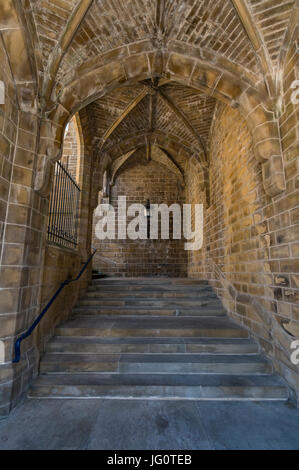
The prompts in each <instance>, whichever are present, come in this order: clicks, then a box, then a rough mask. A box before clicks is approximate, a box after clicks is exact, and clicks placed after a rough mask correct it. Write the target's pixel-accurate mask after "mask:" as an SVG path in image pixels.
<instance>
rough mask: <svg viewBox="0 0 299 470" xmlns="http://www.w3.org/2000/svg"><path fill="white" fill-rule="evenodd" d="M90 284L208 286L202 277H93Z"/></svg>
mask: <svg viewBox="0 0 299 470" xmlns="http://www.w3.org/2000/svg"><path fill="white" fill-rule="evenodd" d="M92 285H96V286H98V285H102V286H119V285H121V286H126V287H127V286H132V285H133V286H166V287H170V286H208V285H209V282H208V281H206V280H202V279H188V278H165V277H154V278H151V277H149V278H103V279H93V280H92Z"/></svg>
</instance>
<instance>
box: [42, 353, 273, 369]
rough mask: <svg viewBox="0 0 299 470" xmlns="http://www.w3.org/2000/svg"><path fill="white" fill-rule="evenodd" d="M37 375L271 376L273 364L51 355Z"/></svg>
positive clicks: (228, 358)
mask: <svg viewBox="0 0 299 470" xmlns="http://www.w3.org/2000/svg"><path fill="white" fill-rule="evenodd" d="M40 372H41V373H50V372H55V373H58V372H60V373H68V372H72V373H74V372H75V373H79V372H115V373H134V374H145V373H148V374H153V373H156V374H157V373H163V374H176V373H178V374H179V373H184V374H190V373H191V374H202V373H205V374H207V373H208V374H271V373H272V364H271V363H269V362H268V361H266V360H265V359H264V358H263V357H261V356H260V355H258V356H257V355H256V356H255V355H252V356H240V355H239V356H237V355H236V356H232V355H214V354H206V355H203V354H176V353H172V354H129V353H128V354H55V353H52V354H45V355H44V357H43V360H42V362H41V364H40Z"/></svg>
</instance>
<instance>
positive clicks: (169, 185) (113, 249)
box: [93, 152, 187, 277]
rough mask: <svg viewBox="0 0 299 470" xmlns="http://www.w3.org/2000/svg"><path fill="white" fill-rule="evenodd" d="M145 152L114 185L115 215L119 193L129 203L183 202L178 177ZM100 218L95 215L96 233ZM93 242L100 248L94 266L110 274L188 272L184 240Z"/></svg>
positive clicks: (125, 169) (124, 168)
mask: <svg viewBox="0 0 299 470" xmlns="http://www.w3.org/2000/svg"><path fill="white" fill-rule="evenodd" d="M144 153H145V152H143V153H142V152H141V154H140V153H138V154H136V156H133V157H131V159H130V160H129V161H128V162H127V163H126V165H125V166H124V167H123V169H122V172H121V173H120V174H119V175H118V177H117V178H116V181H115V184H114V186H112V188H111V195H110V204H111V205H112V206H113V207H114V208H115V209H116V214H117V198H118V196H126V197H127V206H128V205H130V204H135V203H138V204H144V205H145V204H146V202H147V199H149V200H150V202H151V203H152V204H162V203H164V204H167V205H169V206H170V205H171V204H173V203H179V204H180V203H183V202H184V190H183V188H182V185H181V181H180V179H179V178H178V176H177V175H175V174H174V173H171V172H170V171H169V170H168V169H167V168H166V166H164V165H161V164H159V163H157V162H156V161H150V162H147V161H146V159H145V155H144ZM142 158H143V159H142ZM116 218H117V217H116ZM97 221H98V219H97V218H96V217H95V219H94V227H93V234H94V233H95V225H96V223H97ZM128 223H129V218H128ZM170 227H171V225H170ZM116 233H117V230H116ZM171 233H172V231H171V230H170V235H171ZM93 244H94V245H95V246H96V247H97V248H98V252H97V253H96V255H95V259H94V263H93V266H94V268H95V269H98V270H100V271H101V272H103V273H105V274H108V275H115V276H125V277H136V276H171V277H180V276H182V277H184V276H186V273H187V256H186V252H185V251H184V248H183V242H182V241H181V240H172V239H171V238H170V240H161V239H160V240H136V241H135V240H129V239H126V240H118V239H115V240H105V241H100V240H97V239H96V238H94V239H93Z"/></svg>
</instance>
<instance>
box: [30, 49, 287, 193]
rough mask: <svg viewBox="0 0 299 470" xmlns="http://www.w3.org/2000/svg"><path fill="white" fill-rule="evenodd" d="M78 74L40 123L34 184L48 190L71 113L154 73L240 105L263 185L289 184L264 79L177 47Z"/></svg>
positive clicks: (275, 189)
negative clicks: (257, 81)
mask: <svg viewBox="0 0 299 470" xmlns="http://www.w3.org/2000/svg"><path fill="white" fill-rule="evenodd" d="M86 70H88V66H87V65H86V67H84V70H83V71H81V76H80V74H79V76H78V77H77V78H76V79H75V80H74V81H72V82H70V83H69V84H68V85H67V86H66V87H65V88H64V89H63V90H61V92H60V94H59V95H58V96H57V102H56V104H55V108H54V110H53V111H51V112H50V113H48V114H47V117H46V119H44V120H43V123H42V126H41V137H40V148H39V157H38V172H37V179H36V185H35V189H36V190H37V191H38V192H40V193H41V194H43V193H45V192H47V181H48V179H49V176H47V175H49V171H50V166H51V162H53V161H55V160H57V159H58V158H59V155H60V147H61V138H62V134H63V129H64V127H65V125H66V123H67V121H68V120H69V119H70V117H71V116H72V115H73V114H74V113H75V112H76V111H78V110H79V109H81V108H83V107H84V106H86V105H87V104H88V103H91V102H92V101H94V100H95V99H97V98H99V97H100V96H103V95H105V94H106V93H107V92H108V91H109V90H112V89H114V88H116V87H119V86H124V85H125V84H127V83H133V82H138V81H140V80H144V79H148V78H151V77H163V78H165V79H169V80H175V81H177V82H179V83H183V84H185V85H188V86H190V87H193V88H195V89H199V90H201V91H205V93H207V94H208V95H209V96H213V97H215V98H217V99H219V100H220V101H223V102H225V103H226V104H229V105H230V106H232V107H238V108H239V110H240V112H241V114H242V115H243V117H244V118H245V119H246V121H247V123H248V126H249V129H250V131H251V134H252V138H253V143H254V152H255V155H256V158H257V159H258V161H260V162H261V164H262V170H263V178H264V189H265V191H266V193H267V194H268V195H269V196H271V197H273V196H275V195H277V194H279V193H280V192H281V191H283V190H284V189H285V178H284V168H283V161H282V153H281V142H280V134H279V123H278V120H277V119H276V117H275V111H274V110H273V109H271V100H270V99H269V96H268V94H267V91H266V88H265V86H264V85H263V84H261V83H260V84H258V85H254V84H253V83H252V80H250V79H249V78H248V77H245V78H242V79H240V78H237V77H236V73H235V74H233V73H230V74H229V73H228V72H226V71H223V70H222V71H221V70H219V69H218V68H217V67H215V66H212V65H211V64H208V63H206V62H203V61H202V60H199V59H196V58H194V57H189V56H186V55H183V54H179V53H177V52H173V51H167V52H164V53H161V51H155V52H148V53H146V52H142V53H139V54H132V55H129V54H127V56H126V57H124V56H122V57H121V59H120V60H118V61H115V60H113V61H111V62H108V63H106V64H105V65H103V66H101V67H94V68H92V69H91V70H89V71H88V72H87V71H86Z"/></svg>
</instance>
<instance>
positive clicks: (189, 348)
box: [46, 336, 259, 354]
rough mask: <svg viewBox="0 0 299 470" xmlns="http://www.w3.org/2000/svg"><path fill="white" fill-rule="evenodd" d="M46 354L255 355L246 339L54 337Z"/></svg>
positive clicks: (254, 349) (257, 350)
mask: <svg viewBox="0 0 299 470" xmlns="http://www.w3.org/2000/svg"><path fill="white" fill-rule="evenodd" d="M46 351H47V352H49V353H51V352H52V353H53V352H54V353H62V354H64V353H65V354H70V353H79V354H82V353H93V354H101V353H106V354H111V353H112V354H113V353H158V354H159V353H189V354H190V353H201V354H211V353H213V354H258V353H259V348H258V345H257V343H255V342H254V341H252V340H250V339H224V338H221V339H217V338H214V339H209V338H88V337H87V338H81V337H69V336H67V337H64V336H61V337H59V336H57V337H54V338H53V339H52V340H51V341H50V342H49V343H48V344H47V348H46Z"/></svg>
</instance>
